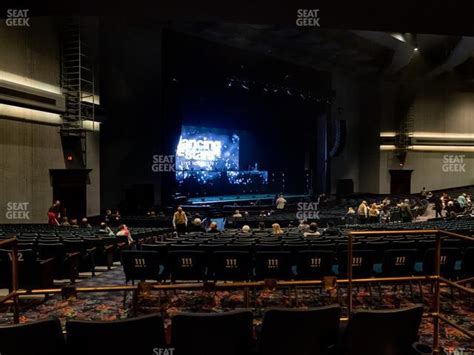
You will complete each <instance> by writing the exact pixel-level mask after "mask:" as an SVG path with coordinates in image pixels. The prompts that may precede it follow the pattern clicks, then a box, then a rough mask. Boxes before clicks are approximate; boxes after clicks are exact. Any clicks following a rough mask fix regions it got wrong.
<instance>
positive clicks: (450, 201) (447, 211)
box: [421, 191, 474, 219]
mask: <svg viewBox="0 0 474 355" xmlns="http://www.w3.org/2000/svg"><path fill="white" fill-rule="evenodd" d="M421 193H422V195H423V191H422V192H421ZM425 198H426V199H428V201H430V202H432V203H433V204H434V211H435V217H436V218H451V219H454V218H457V217H458V216H460V215H472V214H474V210H473V206H472V196H471V194H469V193H465V192H463V193H460V194H459V195H458V196H457V197H451V196H450V195H449V194H448V193H446V192H443V193H442V194H441V196H439V197H436V196H433V195H431V196H430V195H426V197H425Z"/></svg>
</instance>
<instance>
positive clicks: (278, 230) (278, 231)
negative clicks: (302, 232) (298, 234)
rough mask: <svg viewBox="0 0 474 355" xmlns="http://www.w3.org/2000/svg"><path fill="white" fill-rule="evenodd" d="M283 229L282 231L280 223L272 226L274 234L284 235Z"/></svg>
mask: <svg viewBox="0 0 474 355" xmlns="http://www.w3.org/2000/svg"><path fill="white" fill-rule="evenodd" d="M283 233H284V232H283V229H281V227H280V225H279V224H278V223H273V224H272V234H283Z"/></svg>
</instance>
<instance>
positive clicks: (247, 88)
mask: <svg viewBox="0 0 474 355" xmlns="http://www.w3.org/2000/svg"><path fill="white" fill-rule="evenodd" d="M241 85H242V88H243V89H245V90H250V88H249V87H248V86H247V85H245V84H243V83H242V84H241Z"/></svg>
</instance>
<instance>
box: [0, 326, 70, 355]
mask: <svg viewBox="0 0 474 355" xmlns="http://www.w3.org/2000/svg"><path fill="white" fill-rule="evenodd" d="M0 353H1V354H2V355H20V354H21V355H64V354H66V352H65V342H64V337H63V334H62V331H61V324H60V323H59V320H57V319H48V320H41V321H37V322H32V323H26V324H16V325H8V326H0Z"/></svg>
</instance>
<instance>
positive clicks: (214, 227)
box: [207, 222, 219, 233]
mask: <svg viewBox="0 0 474 355" xmlns="http://www.w3.org/2000/svg"><path fill="white" fill-rule="evenodd" d="M207 233H219V230H218V229H217V223H216V222H211V224H210V225H209V230H208V231H207Z"/></svg>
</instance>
